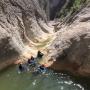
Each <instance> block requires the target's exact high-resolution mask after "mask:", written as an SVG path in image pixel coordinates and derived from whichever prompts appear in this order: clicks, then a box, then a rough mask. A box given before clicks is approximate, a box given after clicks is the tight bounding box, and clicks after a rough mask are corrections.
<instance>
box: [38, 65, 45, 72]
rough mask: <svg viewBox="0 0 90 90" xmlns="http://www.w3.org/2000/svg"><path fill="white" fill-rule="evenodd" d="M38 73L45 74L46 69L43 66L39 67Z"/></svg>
mask: <svg viewBox="0 0 90 90" xmlns="http://www.w3.org/2000/svg"><path fill="white" fill-rule="evenodd" d="M38 72H40V73H45V72H46V67H45V66H44V65H40V66H39V68H38Z"/></svg>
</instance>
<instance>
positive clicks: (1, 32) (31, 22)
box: [0, 0, 49, 63]
mask: <svg viewBox="0 0 90 90" xmlns="http://www.w3.org/2000/svg"><path fill="white" fill-rule="evenodd" d="M41 4H42V3H41ZM39 19H40V20H43V21H44V23H45V21H46V20H47V17H46V14H45V11H44V10H43V8H42V7H40V3H39V1H38V0H0V63H2V62H3V61H7V60H12V59H14V58H16V57H18V56H19V55H21V54H22V53H23V52H24V51H28V49H29V48H26V44H32V43H35V42H39V41H42V40H46V39H47V35H48V33H49V32H44V31H43V30H42V28H41V27H40V25H39V24H38V20H39Z"/></svg>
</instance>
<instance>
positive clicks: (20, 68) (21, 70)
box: [19, 63, 24, 72]
mask: <svg viewBox="0 0 90 90" xmlns="http://www.w3.org/2000/svg"><path fill="white" fill-rule="evenodd" d="M19 71H20V72H23V71H24V67H23V65H22V64H21V63H20V64H19Z"/></svg>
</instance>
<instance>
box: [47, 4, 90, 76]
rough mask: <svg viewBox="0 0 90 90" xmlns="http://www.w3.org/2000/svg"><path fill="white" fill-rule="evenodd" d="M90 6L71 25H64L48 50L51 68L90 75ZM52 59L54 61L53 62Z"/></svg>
mask: <svg viewBox="0 0 90 90" xmlns="http://www.w3.org/2000/svg"><path fill="white" fill-rule="evenodd" d="M89 6H90V5H87V6H86V7H85V8H84V9H83V10H81V11H80V12H79V13H78V14H77V15H76V16H75V17H74V18H73V23H72V24H71V25H69V26H68V25H63V26H62V28H61V29H60V31H58V32H57V34H56V39H55V40H54V41H53V42H52V44H51V46H50V47H49V48H48V53H50V54H49V55H48V56H49V57H51V58H50V59H49V61H48V62H52V60H56V61H55V62H54V63H53V64H52V66H51V68H53V69H55V70H66V71H70V72H72V73H74V74H76V75H83V76H88V75H90V7H89ZM51 59H52V60H51Z"/></svg>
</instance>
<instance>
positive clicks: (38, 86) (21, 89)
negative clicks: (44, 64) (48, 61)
mask: <svg viewBox="0 0 90 90" xmlns="http://www.w3.org/2000/svg"><path fill="white" fill-rule="evenodd" d="M0 90H85V89H84V88H83V87H82V86H81V85H80V84H78V83H75V82H74V81H73V80H72V79H71V78H70V76H68V75H66V74H62V73H58V74H57V73H54V72H53V71H51V70H50V71H49V72H48V73H47V74H45V75H40V74H39V75H34V74H32V73H31V72H25V73H21V74H18V73H17V69H16V66H15V67H10V68H8V69H7V70H4V71H2V72H0Z"/></svg>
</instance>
